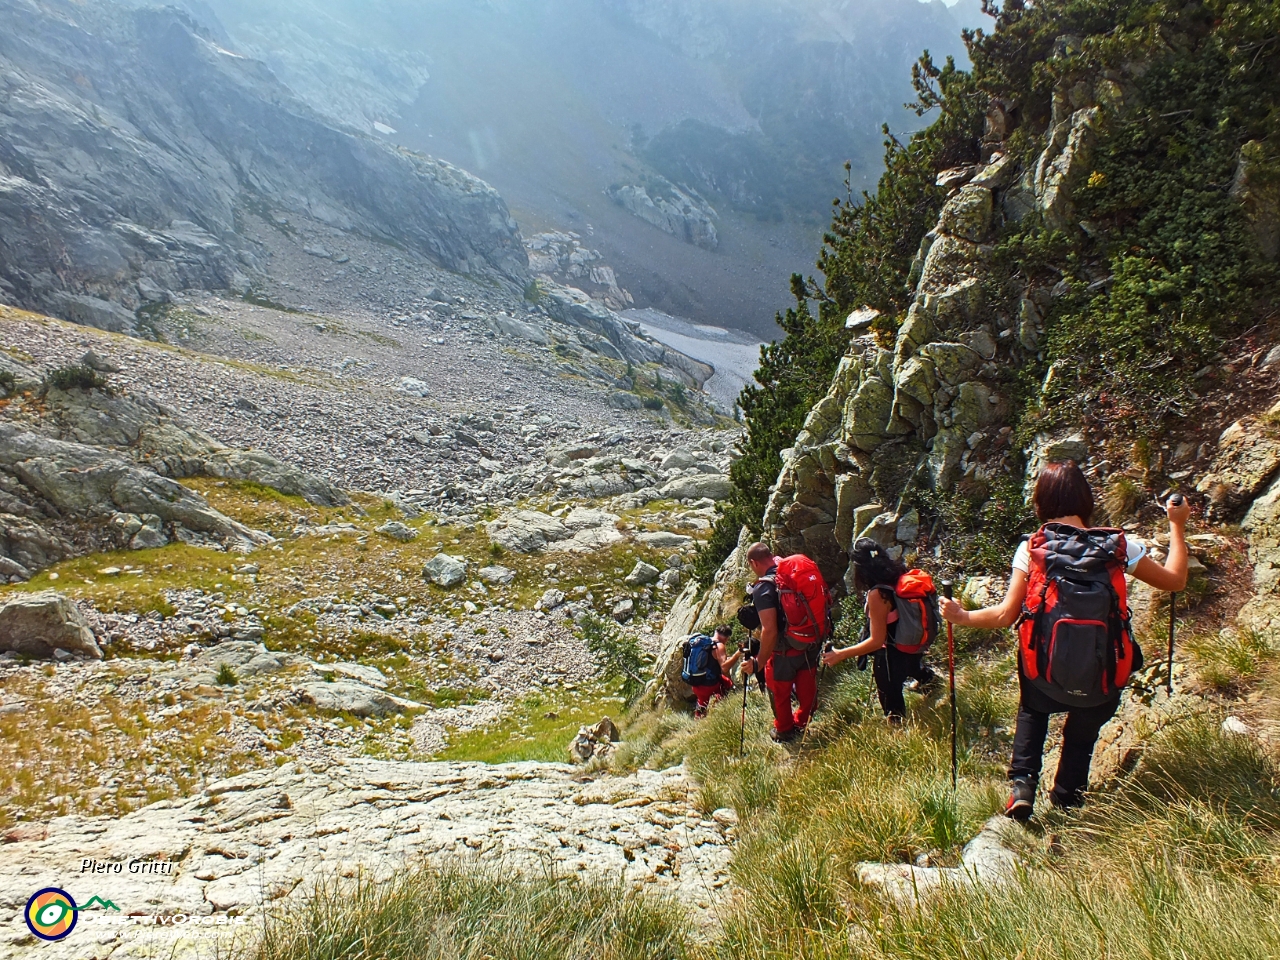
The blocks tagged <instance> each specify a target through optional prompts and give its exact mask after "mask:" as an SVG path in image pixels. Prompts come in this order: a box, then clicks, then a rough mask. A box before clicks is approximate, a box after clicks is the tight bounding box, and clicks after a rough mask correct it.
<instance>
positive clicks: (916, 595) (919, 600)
mask: <svg viewBox="0 0 1280 960" xmlns="http://www.w3.org/2000/svg"><path fill="white" fill-rule="evenodd" d="M874 589H876V590H889V591H892V593H893V606H894V609H895V610H896V611H897V613H898V623H897V627H896V628H895V629H894V633H893V639H892V640H891V641H890V644H891V645H892V646H893V647H896V648H897V649H898V650H900V651H902V652H903V653H924V651H925V650H927V649H929V644H931V643H933V641H934V639H935V638H936V637H937V636H938V629H939V628H940V626H941V625H942V615H941V613H939V611H938V591H937V590H935V589H934V586H933V578H932V577H931V576H929V574H927V573H925V572H924V571H923V570H908V571H907V572H906V573H904V574H903V575H902V576H901V577H899V578H898V582H897V583H896V584H895V585H894V586H889V585H888V584H880V585H879V586H877V587H875V588H874Z"/></svg>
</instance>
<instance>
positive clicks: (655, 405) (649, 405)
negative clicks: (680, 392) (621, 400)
mask: <svg viewBox="0 0 1280 960" xmlns="http://www.w3.org/2000/svg"><path fill="white" fill-rule="evenodd" d="M640 403H641V404H642V405H643V406H644V408H645V409H646V410H661V409H662V408H663V407H665V406H666V405H667V404H666V401H665V400H663V399H662V398H661V397H645V398H644V399H643V400H641V401H640Z"/></svg>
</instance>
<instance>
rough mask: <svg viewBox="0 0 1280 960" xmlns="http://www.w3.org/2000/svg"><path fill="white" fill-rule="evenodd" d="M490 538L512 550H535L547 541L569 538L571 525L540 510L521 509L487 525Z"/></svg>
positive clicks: (513, 551)
mask: <svg viewBox="0 0 1280 960" xmlns="http://www.w3.org/2000/svg"><path fill="white" fill-rule="evenodd" d="M485 529H486V530H487V532H488V534H489V539H490V540H492V541H493V542H494V543H496V544H498V545H499V546H502V547H505V548H506V549H507V550H510V551H511V552H512V553H534V552H536V551H538V550H542V549H544V548H545V547H546V546H547V544H548V543H554V542H555V541H557V540H566V539H568V537H569V529H568V528H567V527H566V526H565V525H564V524H563V523H561V522H560V521H559V520H557V519H556V518H555V517H552V516H549V515H548V514H545V513H541V512H539V511H537V510H518V511H516V512H515V513H514V514H511V515H509V516H506V517H500V518H499V519H497V520H494V521H493V522H492V523H490V524H489V525H488V526H487V527H486V528H485Z"/></svg>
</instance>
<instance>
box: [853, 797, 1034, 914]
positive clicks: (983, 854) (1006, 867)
mask: <svg viewBox="0 0 1280 960" xmlns="http://www.w3.org/2000/svg"><path fill="white" fill-rule="evenodd" d="M1021 829H1022V828H1021V827H1020V826H1018V825H1017V824H1015V823H1014V822H1013V821H1012V820H1010V819H1008V818H1007V817H1004V816H1002V815H997V816H994V817H992V818H991V819H990V820H988V821H987V822H986V825H985V826H983V828H982V830H981V831H980V832H979V833H978V835H977V836H976V837H974V838H973V839H972V840H970V841H969V842H968V843H967V844H965V848H964V852H963V853H962V854H961V856H960V866H958V867H917V866H913V865H911V864H907V863H860V864H858V867H857V875H858V880H859V881H860V882H861V883H863V884H864V885H866V886H869V887H879V888H880V889H882V890H883V891H884V892H885V894H887V895H888V896H890V897H892V898H893V899H895V900H903V901H914V900H917V899H918V898H919V897H921V896H922V895H927V894H929V893H932V892H934V891H936V890H938V889H940V888H943V887H948V886H952V887H969V886H975V885H979V884H981V885H984V886H998V885H1002V884H1006V883H1008V882H1009V881H1011V880H1013V879H1014V877H1015V876H1017V872H1018V856H1017V854H1015V853H1014V852H1013V850H1012V849H1011V846H1012V836H1011V835H1012V834H1015V833H1016V832H1017V831H1020V830H1021Z"/></svg>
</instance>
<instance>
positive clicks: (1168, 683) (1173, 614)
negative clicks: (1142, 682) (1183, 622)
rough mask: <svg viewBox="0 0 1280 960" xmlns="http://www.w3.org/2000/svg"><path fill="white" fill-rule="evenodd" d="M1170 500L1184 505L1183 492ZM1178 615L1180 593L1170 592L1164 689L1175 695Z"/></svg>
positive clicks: (1175, 503)
mask: <svg viewBox="0 0 1280 960" xmlns="http://www.w3.org/2000/svg"><path fill="white" fill-rule="evenodd" d="M1169 502H1170V503H1171V504H1173V506H1175V507H1180V506H1182V494H1180V493H1175V494H1174V495H1173V496H1172V497H1170V498H1169ZM1177 615H1178V595H1177V594H1176V593H1170V594H1169V675H1168V677H1167V678H1166V679H1165V686H1164V691H1165V695H1166V696H1170V697H1172V696H1173V624H1174V621H1175V619H1176V618H1177Z"/></svg>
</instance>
